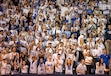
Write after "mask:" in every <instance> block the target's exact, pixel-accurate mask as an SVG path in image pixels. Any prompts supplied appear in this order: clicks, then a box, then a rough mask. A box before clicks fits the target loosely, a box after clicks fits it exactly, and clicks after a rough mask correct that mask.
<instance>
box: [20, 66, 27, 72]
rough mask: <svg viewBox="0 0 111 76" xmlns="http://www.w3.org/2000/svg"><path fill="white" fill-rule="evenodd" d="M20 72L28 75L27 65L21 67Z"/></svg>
mask: <svg viewBox="0 0 111 76" xmlns="http://www.w3.org/2000/svg"><path fill="white" fill-rule="evenodd" d="M21 72H22V73H28V65H25V66H23V68H21Z"/></svg>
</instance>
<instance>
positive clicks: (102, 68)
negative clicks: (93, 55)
mask: <svg viewBox="0 0 111 76" xmlns="http://www.w3.org/2000/svg"><path fill="white" fill-rule="evenodd" d="M105 69H106V66H105V63H103V65H100V66H99V62H97V63H96V70H95V73H96V74H104V71H105Z"/></svg>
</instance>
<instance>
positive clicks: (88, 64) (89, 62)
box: [85, 52, 93, 74]
mask: <svg viewBox="0 0 111 76" xmlns="http://www.w3.org/2000/svg"><path fill="white" fill-rule="evenodd" d="M92 61H93V57H92V56H91V55H90V52H88V53H87V54H86V56H85V64H86V67H87V74H91V65H92Z"/></svg>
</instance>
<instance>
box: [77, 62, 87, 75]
mask: <svg viewBox="0 0 111 76" xmlns="http://www.w3.org/2000/svg"><path fill="white" fill-rule="evenodd" d="M76 70H79V71H81V73H82V74H86V71H87V68H86V65H82V64H81V63H80V64H79V65H78V66H77V68H76ZM81 73H77V74H78V75H81Z"/></svg>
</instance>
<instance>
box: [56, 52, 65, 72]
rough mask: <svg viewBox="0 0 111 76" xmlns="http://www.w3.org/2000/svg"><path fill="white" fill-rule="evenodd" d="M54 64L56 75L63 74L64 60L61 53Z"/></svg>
mask: <svg viewBox="0 0 111 76" xmlns="http://www.w3.org/2000/svg"><path fill="white" fill-rule="evenodd" d="M54 63H55V73H56V74H62V71H63V67H62V66H63V60H62V59H61V53H58V55H57V58H56V59H55V60H54Z"/></svg>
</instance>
